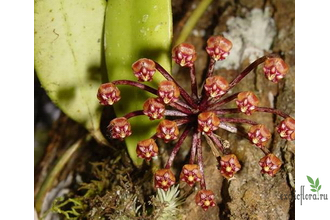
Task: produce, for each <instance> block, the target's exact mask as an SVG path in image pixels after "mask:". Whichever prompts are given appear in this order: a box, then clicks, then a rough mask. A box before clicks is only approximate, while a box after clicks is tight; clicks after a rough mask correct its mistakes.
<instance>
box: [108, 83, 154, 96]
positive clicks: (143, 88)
mask: <svg viewBox="0 0 330 220" xmlns="http://www.w3.org/2000/svg"><path fill="white" fill-rule="evenodd" d="M111 83H112V84H114V85H129V86H134V87H137V88H140V89H142V90H145V91H147V92H150V93H152V94H154V95H158V90H157V89H154V88H152V87H150V86H147V85H144V84H142V83H138V82H135V81H131V80H116V81H112V82H111Z"/></svg>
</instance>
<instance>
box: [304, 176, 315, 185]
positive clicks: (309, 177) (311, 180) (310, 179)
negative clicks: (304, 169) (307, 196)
mask: <svg viewBox="0 0 330 220" xmlns="http://www.w3.org/2000/svg"><path fill="white" fill-rule="evenodd" d="M306 181H307V183H308V184H309V185H313V183H314V180H313V177H311V176H309V175H306Z"/></svg>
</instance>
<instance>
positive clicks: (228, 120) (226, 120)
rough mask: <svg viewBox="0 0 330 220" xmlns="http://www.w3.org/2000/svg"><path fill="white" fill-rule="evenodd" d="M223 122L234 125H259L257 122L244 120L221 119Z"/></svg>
mask: <svg viewBox="0 0 330 220" xmlns="http://www.w3.org/2000/svg"><path fill="white" fill-rule="evenodd" d="M220 121H221V122H232V123H246V124H250V125H257V124H258V123H257V122H255V121H251V120H248V119H244V118H220Z"/></svg>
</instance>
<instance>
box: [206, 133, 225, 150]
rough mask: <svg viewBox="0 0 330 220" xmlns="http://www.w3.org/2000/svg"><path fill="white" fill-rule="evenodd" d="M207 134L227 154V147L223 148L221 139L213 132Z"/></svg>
mask: <svg viewBox="0 0 330 220" xmlns="http://www.w3.org/2000/svg"><path fill="white" fill-rule="evenodd" d="M207 136H209V137H210V138H211V139H212V141H213V142H214V143H215V144H216V145H217V146H218V148H219V150H220V151H221V152H222V153H223V154H225V149H224V148H223V146H222V144H221V142H220V141H219V139H218V138H217V137H216V136H215V135H214V133H213V132H211V133H210V134H207Z"/></svg>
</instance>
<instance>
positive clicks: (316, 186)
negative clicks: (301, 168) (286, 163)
mask: <svg viewBox="0 0 330 220" xmlns="http://www.w3.org/2000/svg"><path fill="white" fill-rule="evenodd" d="M305 177H306V181H307V183H308V184H309V187H310V190H309V191H311V192H315V193H317V197H319V193H320V191H321V190H322V188H323V185H322V184H321V181H320V178H319V177H316V178H315V180H314V179H313V177H312V176H310V175H308V174H307V175H306V176H305Z"/></svg>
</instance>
